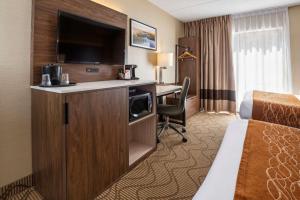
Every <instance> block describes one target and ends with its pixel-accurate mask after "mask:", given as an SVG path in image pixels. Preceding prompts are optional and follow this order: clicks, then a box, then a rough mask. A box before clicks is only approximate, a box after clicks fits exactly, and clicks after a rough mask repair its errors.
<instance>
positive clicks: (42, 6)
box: [31, 0, 127, 85]
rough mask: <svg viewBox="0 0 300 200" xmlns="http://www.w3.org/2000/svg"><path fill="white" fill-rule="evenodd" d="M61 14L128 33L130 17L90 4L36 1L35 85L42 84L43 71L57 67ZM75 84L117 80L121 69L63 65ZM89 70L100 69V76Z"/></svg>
mask: <svg viewBox="0 0 300 200" xmlns="http://www.w3.org/2000/svg"><path fill="white" fill-rule="evenodd" d="M58 10H61V11H65V12H68V13H71V14H74V15H78V16H82V17H85V18H89V19H91V20H94V21H98V22H101V23H105V24H109V25H112V26H116V27H119V28H123V29H125V30H126V29H127V15H125V14H123V13H120V12H117V11H115V10H112V9H110V8H107V7H105V6H102V5H100V4H97V3H94V2H92V1H89V0H34V1H33V33H32V34H33V35H32V38H33V49H32V54H33V55H32V58H33V62H32V77H31V83H32V84H34V85H37V84H39V83H40V81H41V67H42V66H43V65H45V64H49V63H56V42H57V13H58ZM62 66H63V71H64V72H65V73H69V75H70V79H71V81H74V82H88V81H100V80H111V79H116V77H117V70H118V69H119V68H120V67H121V66H110V65H89V64H62ZM86 67H97V68H99V72H98V73H87V72H86Z"/></svg>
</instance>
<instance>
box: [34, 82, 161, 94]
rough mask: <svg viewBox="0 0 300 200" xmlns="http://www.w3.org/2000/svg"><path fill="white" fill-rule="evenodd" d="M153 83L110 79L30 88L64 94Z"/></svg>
mask: <svg viewBox="0 0 300 200" xmlns="http://www.w3.org/2000/svg"><path fill="white" fill-rule="evenodd" d="M154 83H156V82H155V81H147V80H110V81H97V82H86V83H78V84H77V85H75V86H69V87H51V88H49V87H39V86H31V88H32V89H35V90H42V91H47V92H54V93H60V94H64V93H73V92H83V91H90V90H101V89H109V88H118V87H131V86H139V85H147V84H154Z"/></svg>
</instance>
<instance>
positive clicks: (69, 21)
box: [57, 11, 126, 65]
mask: <svg viewBox="0 0 300 200" xmlns="http://www.w3.org/2000/svg"><path fill="white" fill-rule="evenodd" d="M57 37H58V38H57V62H58V63H74V64H76V63H78V64H80V63H84V64H107V65H124V61H125V37H126V33H125V29H121V28H118V27H114V26H111V25H107V24H103V23H99V22H96V21H93V20H90V19H86V18H83V17H79V16H76V15H73V14H70V13H66V12H62V11H59V12H58V33H57Z"/></svg>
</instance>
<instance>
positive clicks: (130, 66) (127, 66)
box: [125, 65, 139, 80]
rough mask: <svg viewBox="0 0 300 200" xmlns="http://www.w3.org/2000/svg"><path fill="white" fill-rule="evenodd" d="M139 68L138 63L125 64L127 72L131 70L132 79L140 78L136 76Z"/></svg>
mask: <svg viewBox="0 0 300 200" xmlns="http://www.w3.org/2000/svg"><path fill="white" fill-rule="evenodd" d="M136 68H137V65H125V72H126V71H127V70H128V71H129V72H130V78H129V79H131V80H138V79H139V78H137V77H135V69H136Z"/></svg>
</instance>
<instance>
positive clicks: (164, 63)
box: [157, 53, 174, 84]
mask: <svg viewBox="0 0 300 200" xmlns="http://www.w3.org/2000/svg"><path fill="white" fill-rule="evenodd" d="M173 61H174V57H173V53H158V54H157V65H158V66H159V84H163V83H164V82H163V81H162V79H163V78H162V70H163V69H167V67H171V66H173Z"/></svg>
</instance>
